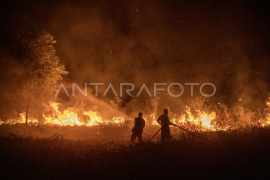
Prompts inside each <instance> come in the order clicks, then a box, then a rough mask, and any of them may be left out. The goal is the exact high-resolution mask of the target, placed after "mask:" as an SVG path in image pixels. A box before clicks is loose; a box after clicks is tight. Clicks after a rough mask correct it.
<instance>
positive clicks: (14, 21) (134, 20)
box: [0, 0, 270, 109]
mask: <svg viewBox="0 0 270 180" xmlns="http://www.w3.org/2000/svg"><path fill="white" fill-rule="evenodd" d="M0 18H1V19H0V22H1V29H0V42H1V44H0V52H1V62H2V63H1V64H2V68H1V72H2V73H1V78H2V79H3V78H6V76H5V75H4V74H3V72H5V70H4V69H9V70H10V69H12V68H14V67H15V66H14V64H16V63H20V59H19V58H18V59H16V58H14V59H13V60H12V62H11V61H6V60H4V59H5V55H6V54H10V55H11V56H12V52H11V51H10V49H9V46H10V45H11V44H12V39H13V37H14V36H15V32H18V31H25V30H27V29H29V28H30V27H39V28H43V29H44V30H46V31H47V32H49V33H50V34H51V35H52V36H54V38H55V40H56V41H57V44H56V45H55V49H56V54H57V55H58V56H59V58H60V62H61V63H62V64H64V65H65V66H66V69H67V70H68V71H69V72H70V73H69V75H68V76H67V77H66V80H71V81H73V82H76V83H77V84H78V85H81V86H83V84H84V83H91V82H92V83H97V82H100V83H105V86H104V88H100V94H99V96H100V97H101V96H102V94H103V92H104V90H105V88H106V87H107V85H108V84H109V83H112V84H113V86H114V87H115V89H116V91H117V92H119V83H125V82H129V83H134V84H135V88H136V90H137V91H138V90H139V88H140V87H141V85H142V84H143V83H146V84H147V86H148V87H149V89H150V90H151V92H152V89H153V83H168V84H170V83H172V82H178V83H181V84H183V85H184V84H185V83H200V84H203V83H206V82H210V83H213V84H214V85H215V86H216V88H217V93H216V94H215V95H214V96H213V97H211V98H210V100H211V101H212V102H215V103H218V102H224V103H225V104H228V105H229V106H233V105H237V104H239V103H242V104H244V105H247V107H249V108H251V109H256V108H257V107H263V105H264V101H265V99H266V98H268V97H269V93H270V89H269V82H270V75H269V69H270V63H269V58H270V46H269V42H270V41H269V40H270V36H269V32H270V31H269V30H270V24H269V8H268V6H267V3H264V2H262V1H248V2H247V1H244V0H243V1H231V0H226V1H216V0H206V1H205V0H204V1H203V0H198V1H187V0H186V1H154V0H153V1H149V0H147V1H110V0H106V1H80V2H77V1H8V2H5V4H2V5H1V17H0ZM7 52H8V53H7ZM9 63H10V64H9ZM184 87H185V92H184V94H183V96H181V97H179V98H170V97H167V95H166V94H164V93H163V97H164V99H165V100H164V99H163V101H164V102H165V104H166V103H168V102H170V103H168V104H175V105H178V104H181V103H182V102H183V100H184V99H185V98H186V97H190V88H189V87H188V86H184ZM206 90H207V89H206ZM2 91H3V90H2ZM137 91H136V92H137ZM175 92H176V93H177V92H178V90H175ZM210 92H211V88H210ZM112 95H113V94H110V98H111V99H112V98H113V97H112ZM134 95H136V93H134ZM161 95H162V94H161ZM194 95H195V96H196V95H199V87H198V86H197V87H195V88H194ZM103 99H104V100H108V99H109V98H108V99H106V98H103ZM239 99H241V100H242V101H241V102H239ZM124 100H125V101H128V100H130V99H129V98H128V97H124ZM172 102H173V103H172Z"/></svg>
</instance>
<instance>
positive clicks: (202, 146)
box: [0, 125, 270, 179]
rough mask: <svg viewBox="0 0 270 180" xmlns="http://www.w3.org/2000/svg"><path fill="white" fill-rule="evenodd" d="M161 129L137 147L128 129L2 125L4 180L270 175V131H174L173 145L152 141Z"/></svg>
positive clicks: (149, 131)
mask: <svg viewBox="0 0 270 180" xmlns="http://www.w3.org/2000/svg"><path fill="white" fill-rule="evenodd" d="M158 129H159V127H158V126H151V127H149V128H148V129H146V131H145V134H144V142H145V143H144V144H133V143H131V142H129V137H130V135H131V133H130V129H129V126H126V127H125V126H122V127H114V126H104V127H100V126H95V127H58V126H48V127H45V126H44V127H33V126H32V127H29V126H22V125H2V126H0V132H1V139H0V158H1V162H0V165H1V179H240V178H241V179H243V178H247V177H249V178H250V177H252V178H253V179H255V178H256V179H266V178H269V176H270V175H269V168H270V164H269V163H270V156H269V152H270V130H269V129H266V128H252V129H238V130H230V131H226V132H225V131H221V132H204V133H189V134H188V133H183V132H181V131H180V130H177V129H172V136H173V137H174V139H172V140H171V141H170V142H167V143H161V142H160V141H159V138H160V134H157V136H156V137H155V138H154V139H153V140H152V141H151V142H150V141H149V139H150V137H152V136H153V135H154V133H155V132H156V131H157V130H158ZM19 130H21V131H19ZM57 132H58V133H57ZM49 134H50V135H49ZM75 134H77V135H76V136H77V137H74V135H75ZM87 134H88V135H87ZM112 134H114V136H112ZM72 136H73V137H72ZM82 136H85V137H86V138H81V137H82ZM105 137H107V138H105Z"/></svg>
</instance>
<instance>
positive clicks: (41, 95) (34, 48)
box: [19, 30, 68, 124]
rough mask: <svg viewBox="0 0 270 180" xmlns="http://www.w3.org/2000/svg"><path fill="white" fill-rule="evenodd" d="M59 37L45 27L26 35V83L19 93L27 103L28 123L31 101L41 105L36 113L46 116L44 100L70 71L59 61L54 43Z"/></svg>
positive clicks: (46, 99) (24, 53) (23, 55)
mask: <svg viewBox="0 0 270 180" xmlns="http://www.w3.org/2000/svg"><path fill="white" fill-rule="evenodd" d="M55 43H56V41H55V40H54V39H53V36H52V35H50V34H49V33H47V32H45V31H44V30H41V31H38V32H29V33H28V34H27V35H26V36H24V37H22V41H21V45H22V47H23V51H22V59H23V61H24V67H25V70H26V76H25V79H24V84H23V87H22V90H21V91H20V93H19V95H21V96H22V97H23V99H24V102H26V104H27V109H26V121H25V123H26V124H27V123H28V118H29V110H30V104H31V106H32V107H35V108H37V111H34V113H33V116H35V118H38V119H40V118H42V113H41V111H40V109H42V108H43V105H42V103H45V102H48V101H50V100H52V99H53V98H54V96H53V95H54V93H55V92H56V91H57V88H58V87H57V82H58V81H60V80H62V76H63V75H66V74H68V71H66V70H65V67H64V65H61V64H60V63H59V58H58V57H57V56H56V55H55V49H54V46H53V44H55Z"/></svg>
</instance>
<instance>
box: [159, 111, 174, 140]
mask: <svg viewBox="0 0 270 180" xmlns="http://www.w3.org/2000/svg"><path fill="white" fill-rule="evenodd" d="M157 122H158V123H159V124H160V125H161V141H162V142H164V141H166V140H168V141H169V140H170V139H171V134H170V127H169V125H173V123H171V122H170V120H169V117H168V115H166V114H162V115H161V116H159V118H158V119H157Z"/></svg>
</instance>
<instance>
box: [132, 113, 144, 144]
mask: <svg viewBox="0 0 270 180" xmlns="http://www.w3.org/2000/svg"><path fill="white" fill-rule="evenodd" d="M142 115H143V114H142V113H141V112H140V113H139V117H137V118H135V120H134V124H135V125H134V127H133V128H132V135H131V139H130V140H131V141H132V142H134V141H135V139H136V137H138V142H139V143H143V140H142V132H143V128H144V127H145V120H144V119H143V118H142Z"/></svg>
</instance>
